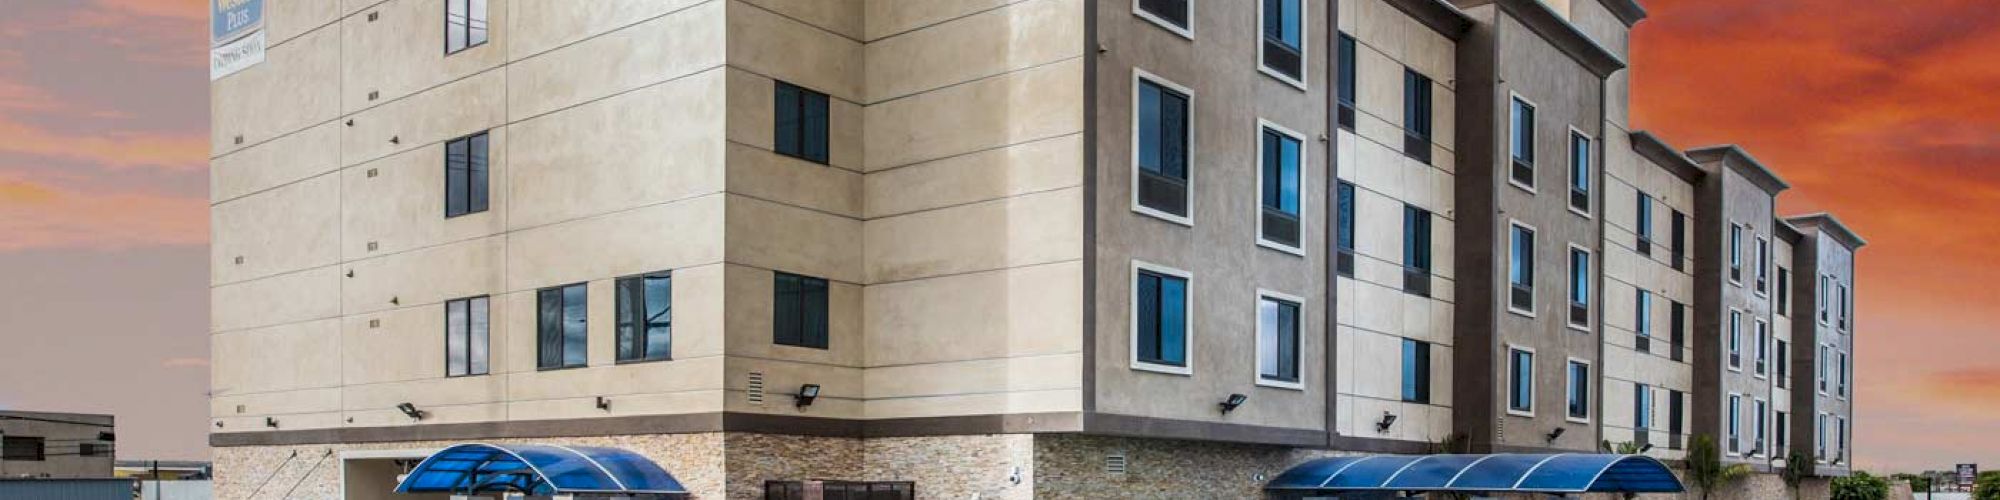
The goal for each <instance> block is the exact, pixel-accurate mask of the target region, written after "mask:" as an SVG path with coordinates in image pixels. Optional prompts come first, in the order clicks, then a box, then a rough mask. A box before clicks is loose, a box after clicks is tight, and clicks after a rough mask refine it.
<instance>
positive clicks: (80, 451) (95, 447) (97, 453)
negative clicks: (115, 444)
mask: <svg viewBox="0 0 2000 500" xmlns="http://www.w3.org/2000/svg"><path fill="white" fill-rule="evenodd" d="M76 455H77V456H80V457H108V456H111V445H107V444H104V443H77V444H76Z"/></svg>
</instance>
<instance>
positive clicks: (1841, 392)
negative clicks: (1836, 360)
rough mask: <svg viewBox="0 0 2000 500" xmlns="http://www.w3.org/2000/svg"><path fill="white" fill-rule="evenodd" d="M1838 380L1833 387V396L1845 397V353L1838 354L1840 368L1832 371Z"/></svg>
mask: <svg viewBox="0 0 2000 500" xmlns="http://www.w3.org/2000/svg"><path fill="white" fill-rule="evenodd" d="M1834 373H1836V374H1838V375H1839V377H1840V380H1839V381H1838V383H1836V384H1835V385H1834V389H1835V392H1834V395H1837V396H1840V397H1842V398H1845V397H1847V353H1844V352H1843V353H1840V366H1839V367H1837V368H1835V369H1834Z"/></svg>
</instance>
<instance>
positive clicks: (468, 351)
mask: <svg viewBox="0 0 2000 500" xmlns="http://www.w3.org/2000/svg"><path fill="white" fill-rule="evenodd" d="M474 301H481V302H484V303H485V304H486V333H485V335H484V337H485V340H486V347H484V348H483V349H482V351H483V352H484V353H485V354H486V361H484V362H483V363H481V364H482V365H484V366H482V367H481V368H480V369H479V370H474V369H473V360H474V359H475V358H474V357H473V356H472V354H473V348H472V346H473V338H474V334H473V328H472V327H473V325H474V324H476V323H475V320H474V318H473V314H472V309H473V308H472V304H473V302H474ZM455 303H464V304H465V324H464V325H463V326H464V327H465V332H464V335H465V340H464V342H465V344H464V346H465V352H464V355H465V372H464V373H452V366H451V358H452V357H453V356H454V353H453V352H452V347H451V341H452V336H453V335H454V334H453V333H452V331H451V329H452V327H454V326H460V325H454V324H453V323H452V321H451V307H452V304H455ZM444 308H445V309H444V310H445V314H444V322H445V325H444V335H445V340H444V346H445V347H444V367H445V372H444V376H445V378H458V377H479V376H485V375H490V374H492V372H493V298H492V296H490V295H474V296H471V297H459V298H456V299H451V300H446V301H444ZM537 333H539V329H537ZM537 338H539V337H537ZM536 345H537V346H539V345H540V344H539V343H538V344H536ZM539 359H540V358H539V356H538V357H537V360H538V361H539Z"/></svg>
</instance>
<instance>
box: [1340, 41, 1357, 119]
mask: <svg viewBox="0 0 2000 500" xmlns="http://www.w3.org/2000/svg"><path fill="white" fill-rule="evenodd" d="M1339 43H1340V48H1339V58H1340V60H1339V62H1338V64H1339V72H1340V74H1339V75H1338V78H1336V81H1338V82H1339V83H1338V84H1337V85H1338V95H1337V96H1335V97H1336V103H1335V105H1336V106H1338V107H1339V110H1338V111H1336V113H1337V114H1338V115H1339V120H1340V128H1344V129H1347V130H1354V101H1355V80H1354V77H1355V75H1354V55H1355V53H1354V49H1355V46H1354V37H1351V36H1347V34H1346V33H1341V34H1340V42H1339Z"/></svg>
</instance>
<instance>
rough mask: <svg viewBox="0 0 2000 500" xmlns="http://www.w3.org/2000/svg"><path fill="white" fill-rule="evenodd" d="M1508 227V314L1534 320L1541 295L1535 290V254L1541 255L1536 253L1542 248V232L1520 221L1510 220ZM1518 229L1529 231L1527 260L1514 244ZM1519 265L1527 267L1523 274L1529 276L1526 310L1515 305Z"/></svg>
mask: <svg viewBox="0 0 2000 500" xmlns="http://www.w3.org/2000/svg"><path fill="white" fill-rule="evenodd" d="M1507 226H1508V227H1507V288H1508V290H1507V297H1506V302H1507V312H1509V313H1513V314H1516V315H1520V316H1526V317H1529V318H1533V317H1535V306H1536V305H1538V302H1540V301H1539V300H1536V295H1539V293H1538V292H1537V291H1536V290H1535V288H1536V287H1535V277H1536V275H1535V254H1536V253H1539V252H1537V251H1536V248H1537V247H1540V246H1541V242H1540V241H1538V240H1540V239H1541V234H1540V231H1538V230H1536V228H1535V226H1531V225H1528V223H1526V222H1521V221H1520V220H1516V219H1508V220H1507ZM1516 229H1525V230H1527V234H1528V252H1529V254H1528V255H1527V256H1526V258H1525V259H1523V258H1521V256H1520V255H1518V254H1519V250H1520V248H1519V245H1516V244H1515V243H1514V234H1515V230H1516ZM1517 265H1525V266H1526V270H1525V271H1523V272H1522V274H1526V275H1527V280H1528V282H1527V283H1526V285H1527V291H1528V307H1526V308H1521V307H1516V306H1515V305H1514V297H1513V290H1514V287H1515V285H1517V284H1516V283H1514V274H1515V271H1514V268H1515V267H1516V266H1517Z"/></svg>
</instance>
